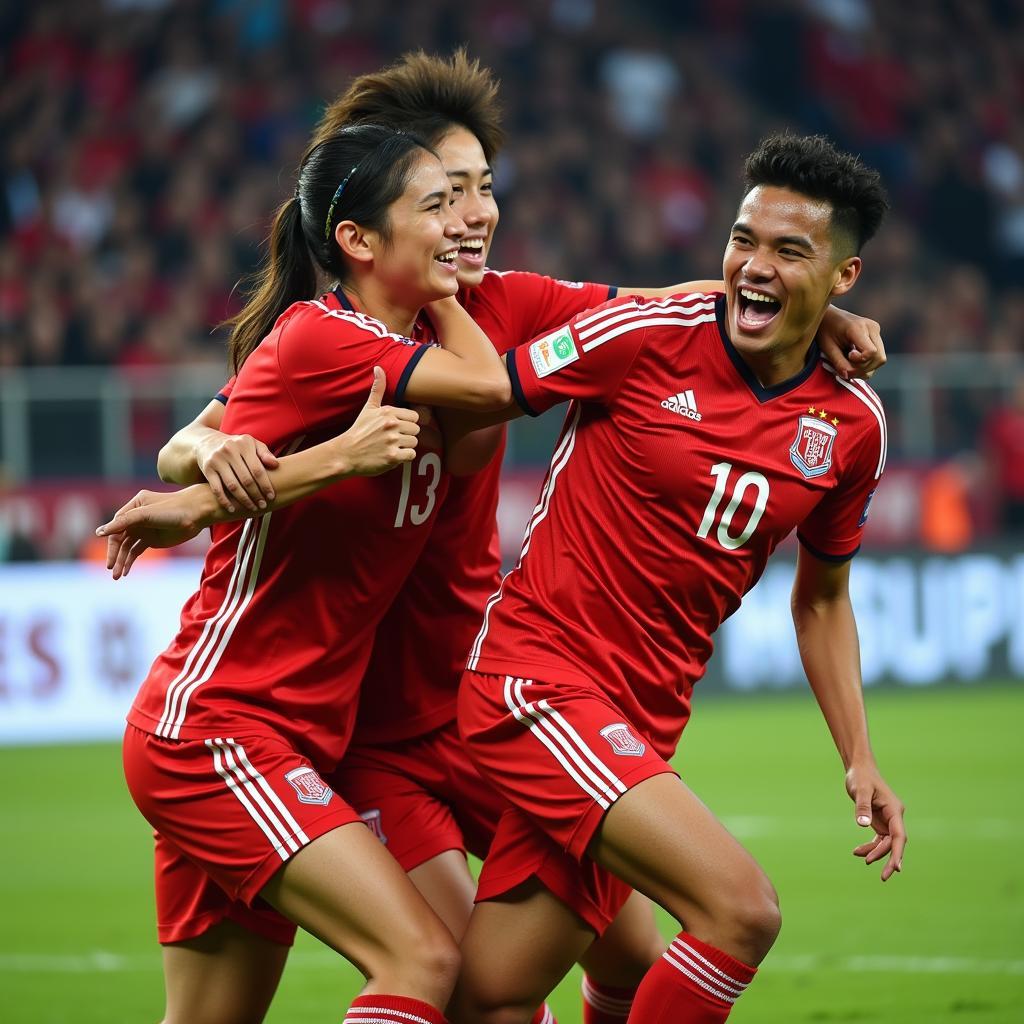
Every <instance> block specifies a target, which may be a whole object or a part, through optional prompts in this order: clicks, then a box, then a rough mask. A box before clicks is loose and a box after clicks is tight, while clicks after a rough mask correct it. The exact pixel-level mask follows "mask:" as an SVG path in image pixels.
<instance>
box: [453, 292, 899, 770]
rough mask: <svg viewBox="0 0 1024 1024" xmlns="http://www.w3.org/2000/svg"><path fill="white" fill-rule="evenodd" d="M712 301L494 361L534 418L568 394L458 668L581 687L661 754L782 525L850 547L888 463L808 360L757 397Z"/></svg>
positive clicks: (815, 548)
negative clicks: (535, 485) (518, 535)
mask: <svg viewBox="0 0 1024 1024" xmlns="http://www.w3.org/2000/svg"><path fill="white" fill-rule="evenodd" d="M724 310H725V298H724V296H715V295H702V294H696V295H686V296H674V297H673V298H671V299H664V300H656V301H654V300H652V301H645V300H642V299H637V298H635V297H633V298H623V299H617V300H615V301H614V302H610V303H607V304H606V305H604V306H602V307H601V308H600V309H599V310H596V311H589V312H587V313H584V314H582V315H581V316H578V317H576V318H575V319H574V321H573V322H572V324H571V325H569V326H568V327H566V328H563V329H560V330H556V331H554V332H552V333H551V334H548V335H546V336H544V337H541V338H539V339H537V340H536V341H534V342H532V343H530V344H528V345H523V346H521V347H519V348H516V349H515V350H513V351H512V352H510V353H508V355H507V357H506V358H507V363H508V368H509V374H510V376H511V378H512V386H513V393H514V394H515V395H516V397H517V400H518V402H519V403H520V405H521V406H522V407H523V409H524V410H525V411H527V412H530V413H534V414H536V413H540V412H542V411H543V410H545V409H547V408H550V407H551V406H553V405H555V404H557V403H559V402H564V401H566V400H571V404H570V406H569V409H568V415H567V418H566V423H565V427H564V428H563V432H562V435H561V438H560V440H559V442H558V445H557V447H556V449H555V453H554V456H553V459H552V462H551V468H550V470H549V471H548V475H547V478H546V480H545V483H544V486H543V489H542V491H541V495H540V500H539V502H538V504H537V507H536V509H535V511H534V513H533V516H532V518H531V520H530V523H529V526H528V528H527V532H526V537H525V540H524V542H523V549H522V554H521V556H520V561H519V563H518V564H517V566H516V567H515V568H514V569H513V570H512V571H511V572H510V573H509V574H508V575H507V576H506V577H505V579H504V581H503V582H502V585H501V588H500V590H499V592H498V593H497V594H495V595H494V598H493V599H492V601H491V602H490V603H489V605H488V610H487V614H486V617H485V620H484V624H483V627H482V628H481V630H480V632H479V635H478V636H477V638H476V640H475V642H474V644H473V647H472V650H471V653H470V658H469V662H468V667H469V668H470V669H472V670H475V671H479V672H487V673H495V674H502V675H504V674H509V675H514V676H524V677H532V678H536V679H541V680H547V681H566V682H569V683H573V682H579V683H583V684H588V683H589V684H596V685H598V686H600V687H601V688H602V689H604V690H605V691H606V692H607V693H609V694H610V695H611V696H612V698H613V699H614V700H615V701H616V702H617V704H618V706H619V707H620V708H621V709H622V711H623V712H624V714H626V715H628V716H629V718H630V719H631V721H632V722H633V724H634V725H635V726H636V727H637V728H638V729H640V730H641V731H642V732H643V733H645V734H646V736H647V737H648V738H649V739H650V741H651V742H652V743H653V744H654V745H655V747H656V749H657V750H658V751H659V753H661V754H662V755H663V756H665V757H667V756H669V755H670V754H671V752H672V751H673V750H674V748H675V744H676V742H677V741H678V738H679V734H680V731H681V730H682V728H683V725H684V724H685V722H686V719H687V717H688V714H689V707H690V695H691V691H692V688H693V685H694V683H695V682H696V681H697V680H698V679H699V678H700V677H701V675H702V674H703V671H704V666H705V664H706V662H707V660H708V658H709V656H710V655H711V651H712V641H711V637H712V634H713V633H714V632H715V630H716V629H717V628H718V627H719V625H720V624H721V623H722V621H723V620H724V619H725V618H726V617H727V616H729V615H731V614H732V613H733V612H734V611H735V610H736V608H737V607H738V606H739V603H740V600H741V598H742V597H743V595H744V594H745V593H746V592H747V591H748V590H749V589H750V588H751V587H752V586H753V585H754V584H755V583H756V582H757V580H758V578H759V577H760V575H761V572H762V570H763V569H764V566H765V563H766V561H767V560H768V556H769V555H770V554H771V553H772V551H773V550H774V549H775V547H776V545H777V544H778V543H779V542H780V541H781V540H782V539H783V538H784V537H785V536H786V535H787V534H789V533H790V532H791V531H792V530H793V529H794V528H797V530H798V535H799V537H800V539H801V541H802V542H803V543H804V544H805V545H806V546H807V548H808V549H809V550H810V551H811V552H812V553H814V554H816V555H817V556H818V557H821V558H825V559H836V560H845V559H847V558H849V557H851V556H852V555H853V554H854V553H855V552H856V550H857V548H858V546H859V544H860V536H861V530H862V527H863V523H864V519H865V517H866V513H867V504H868V501H869V499H870V497H871V494H872V493H873V491H874V489H875V487H876V485H877V482H878V479H879V477H880V475H881V472H882V468H883V464H884V461H885V419H884V415H883V412H882V407H881V404H880V402H879V400H878V398H877V396H876V395H875V394H874V392H873V391H871V389H870V388H869V387H867V385H865V384H864V383H863V382H860V381H856V382H853V383H847V382H845V381H843V380H841V379H839V378H838V377H836V376H835V374H834V373H832V372H830V371H829V369H828V367H827V366H826V365H825V364H823V363H822V362H821V361H820V360H819V359H818V357H817V354H816V352H815V353H812V356H811V357H810V358H809V360H808V362H807V364H806V366H805V367H804V369H803V370H802V371H801V373H799V374H798V375H797V376H796V377H794V378H793V379H791V380H789V381H786V382H785V383H783V384H780V385H778V386H776V387H772V388H763V387H761V386H760V385H759V384H758V383H757V381H756V379H755V378H754V377H753V375H752V374H751V372H750V370H749V368H748V367H747V366H746V364H745V363H744V362H743V360H742V359H741V358H740V356H739V354H738V353H737V352H736V350H735V349H734V348H733V346H732V345H731V343H730V342H729V339H728V337H727V336H726V333H725V330H724V326H723V317H724Z"/></svg>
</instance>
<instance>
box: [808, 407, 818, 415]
mask: <svg viewBox="0 0 1024 1024" xmlns="http://www.w3.org/2000/svg"><path fill="white" fill-rule="evenodd" d="M817 411H818V410H817V409H815V408H814V406H813V405H812V406H811V407H810V409H808V410H807V412H808V413H809V414H810V415H811V416H813V415H814V414H815V413H816V412H817Z"/></svg>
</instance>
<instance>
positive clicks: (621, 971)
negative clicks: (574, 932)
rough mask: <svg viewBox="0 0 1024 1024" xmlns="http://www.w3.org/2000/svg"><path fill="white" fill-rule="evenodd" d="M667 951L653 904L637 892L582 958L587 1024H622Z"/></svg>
mask: <svg viewBox="0 0 1024 1024" xmlns="http://www.w3.org/2000/svg"><path fill="white" fill-rule="evenodd" d="M664 950H665V939H664V938H663V937H662V934H661V932H660V931H659V930H658V926H657V924H656V923H655V920H654V908H653V905H652V904H651V901H650V900H649V899H648V898H647V897H646V896H644V895H643V894H642V893H639V892H636V891H634V892H633V893H631V894H630V897H629V899H628V900H626V903H625V905H624V906H623V908H622V909H621V910H620V911H619V913H618V915H617V916H616V918H615V920H614V921H612V923H611V924H610V925H609V926H608V928H607V929H606V930H605V932H604V934H603V935H601V937H600V938H598V939H595V940H594V942H593V943H592V944H591V946H590V948H589V949H587V951H586V952H585V953H584V954H583V956H582V957H580V965H581V966H582V967H583V970H584V972H585V973H584V977H583V1024H622V1022H623V1021H625V1020H626V1019H627V1018H628V1017H629V1011H630V1009H631V1008H632V1005H633V1000H634V998H635V996H636V990H637V988H638V987H639V985H640V982H641V981H643V979H644V976H645V975H646V974H647V972H648V970H649V969H650V968H651V965H652V964H654V963H656V962H657V960H658V958H659V957H660V956H661V954H662V953H663V952H664Z"/></svg>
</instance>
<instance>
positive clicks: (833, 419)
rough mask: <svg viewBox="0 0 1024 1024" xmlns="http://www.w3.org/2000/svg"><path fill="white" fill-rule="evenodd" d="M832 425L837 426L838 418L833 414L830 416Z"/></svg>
mask: <svg viewBox="0 0 1024 1024" xmlns="http://www.w3.org/2000/svg"><path fill="white" fill-rule="evenodd" d="M832 426H833V427H838V426H839V420H837V419H836V418H835V417H834V416H833V417H832Z"/></svg>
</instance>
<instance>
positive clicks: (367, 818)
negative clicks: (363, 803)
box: [359, 807, 388, 846]
mask: <svg viewBox="0 0 1024 1024" xmlns="http://www.w3.org/2000/svg"><path fill="white" fill-rule="evenodd" d="M359 817H360V818H362V819H363V822H364V824H365V825H366V827H367V828H368V829H369V830H370V831H371V832H372V833H373V834H374V835H375V836H376V837H377V838H378V839H379V840H380V841H381V842H382V843H383V844H384V845H385V846H387V845H388V837H387V836H386V835H384V829H383V827H382V826H381V823H380V808H378V807H375V808H374V809H373V810H372V811H360V812H359Z"/></svg>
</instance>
